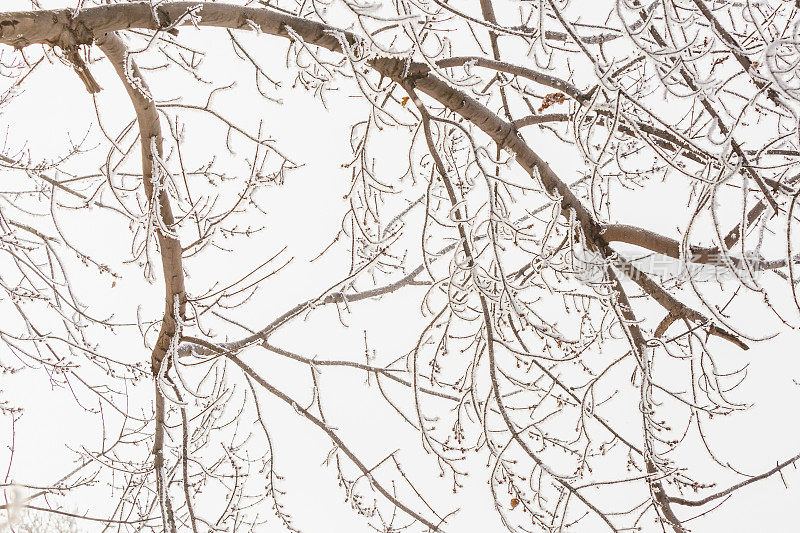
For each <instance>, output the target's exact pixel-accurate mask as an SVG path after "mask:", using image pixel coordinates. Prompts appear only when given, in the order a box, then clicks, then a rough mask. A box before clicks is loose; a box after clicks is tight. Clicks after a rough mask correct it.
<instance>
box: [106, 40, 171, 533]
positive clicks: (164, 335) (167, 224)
mask: <svg viewBox="0 0 800 533" xmlns="http://www.w3.org/2000/svg"><path fill="white" fill-rule="evenodd" d="M97 44H98V46H99V47H100V49H101V50H102V51H103V53H104V54H105V55H106V57H108V59H109V61H110V62H111V64H112V65H113V66H114V70H115V71H116V72H117V74H118V76H119V78H120V80H122V83H123V85H124V86H125V90H126V91H127V93H128V96H129V97H130V99H131V103H132V104H133V108H134V110H135V112H136V118H137V121H138V124H139V132H140V139H141V146H142V182H143V183H142V185H143V187H144V191H145V194H146V195H147V199H148V201H149V202H150V204H151V210H152V211H151V212H154V213H155V216H156V217H158V218H159V222H157V223H156V224H154V227H155V232H156V235H157V238H158V244H159V249H160V251H161V265H162V268H163V272H164V285H165V298H164V300H165V305H164V316H163V318H162V321H161V331H160V332H159V334H158V339H157V340H156V344H155V347H154V348H153V352H152V354H151V367H152V371H153V376H154V378H155V381H156V383H155V395H156V419H155V423H156V431H155V437H154V442H153V455H154V465H153V466H154V469H155V473H156V480H157V485H158V487H157V488H158V493H159V501H160V503H161V504H162V506H163V508H164V509H163V510H162V511H163V512H162V516H163V519H164V528H165V529H167V528H169V531H171V532H172V533H175V532H176V525H175V518H174V516H173V510H172V504H171V502H170V499H169V495H168V492H167V487H166V480H165V479H164V431H165V424H166V420H165V418H166V406H165V398H164V395H163V394H162V392H161V390H160V385H159V383H158V380H159V378H160V376H161V373H162V372H161V370H162V368H161V366H162V362H163V361H164V357H165V356H166V354H167V352H168V350H169V348H170V346H171V345H172V343H173V338H174V337H175V334H176V331H177V328H178V324H179V322H178V321H180V320H183V318H184V312H185V307H186V289H185V286H184V276H183V261H182V248H181V243H180V241H179V240H178V239H177V238H176V237H175V236H174V234H173V235H169V234H165V229H170V228H172V227H173V225H174V224H175V217H174V216H173V213H172V207H171V206H170V201H169V195H168V193H167V191H166V187H165V186H164V184H163V183H157V181H158V179H159V178H158V177H157V176H156V173H155V158H160V157H161V156H162V153H163V138H162V136H161V124H160V122H159V118H158V112H157V110H156V106H155V102H154V101H153V98H152V96H150V94H149V89H148V87H147V83H146V82H145V80H144V78H143V77H142V74H141V72H140V71H139V68H138V67H137V66H136V63H134V62H133V61H132V60H131V59H130V58H129V57H128V50H127V47H126V46H125V44H124V43H123V42H122V40H121V39H120V38H119V36H117V35H116V33H113V32H110V33H106V34H105V35H103V37H101V38H100V39H98V42H97ZM154 149H155V152H154ZM162 226H163V227H162ZM176 303H177V305H176ZM176 313H177V314H178V316H176Z"/></svg>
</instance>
